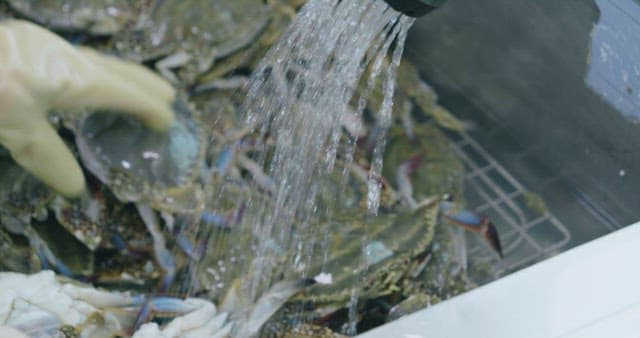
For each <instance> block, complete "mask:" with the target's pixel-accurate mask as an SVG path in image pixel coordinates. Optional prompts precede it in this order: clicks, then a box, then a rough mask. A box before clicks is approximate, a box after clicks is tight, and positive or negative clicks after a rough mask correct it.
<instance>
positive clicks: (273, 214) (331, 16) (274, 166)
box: [243, 0, 414, 300]
mask: <svg viewBox="0 0 640 338" xmlns="http://www.w3.org/2000/svg"><path fill="white" fill-rule="evenodd" d="M413 21H414V19H412V18H409V17H406V16H404V15H402V14H400V13H399V12H396V11H395V10H393V9H391V8H390V7H389V6H388V5H387V4H386V3H385V2H384V1H382V0H370V1H361V0H358V1H356V0H353V1H347V0H310V1H309V2H308V3H307V4H306V5H305V6H304V7H303V8H302V9H301V10H300V12H299V14H298V16H297V19H296V20H295V22H294V23H293V24H292V26H291V27H290V28H289V30H288V31H287V33H286V34H285V35H284V36H283V38H282V39H281V40H280V42H279V43H278V44H277V45H276V46H274V47H273V48H272V49H271V50H270V51H269V53H268V54H267V55H266V56H265V58H264V59H263V60H262V62H261V64H260V65H259V66H258V68H257V70H256V72H255V73H254V75H253V77H252V81H251V85H250V89H249V92H248V95H247V97H246V100H245V112H246V119H245V120H246V123H247V124H248V125H249V127H250V128H253V130H255V131H256V132H257V133H258V134H260V135H262V136H269V137H270V138H273V139H274V140H275V146H274V151H273V153H272V154H269V157H268V158H266V155H265V157H264V158H261V159H259V161H258V162H260V164H262V165H263V166H264V172H265V173H266V174H267V175H268V177H269V178H270V180H271V181H270V182H268V185H269V187H270V188H269V189H270V190H271V192H272V200H271V201H269V203H268V204H267V203H264V202H262V201H248V203H247V209H246V211H245V215H244V216H243V223H244V224H247V225H250V226H251V227H252V229H251V230H250V231H252V235H253V238H254V247H253V249H254V250H253V255H254V259H253V260H252V261H251V263H250V264H251V266H249V267H247V269H250V270H248V271H252V272H253V275H255V277H254V278H253V279H252V280H251V281H250V282H249V284H250V285H248V287H249V290H250V294H251V298H252V299H255V298H256V297H257V296H258V295H259V294H260V292H262V291H263V290H265V289H266V288H267V287H268V286H269V285H270V284H271V283H272V282H273V281H274V280H275V279H277V278H281V277H282V275H284V276H285V277H286V276H290V274H291V273H297V274H298V275H300V272H302V273H304V271H303V269H304V266H305V265H304V264H303V263H301V262H304V261H305V259H309V257H310V256H311V254H315V255H316V256H318V255H321V254H322V253H312V252H310V250H311V247H312V244H313V243H305V242H304V241H303V240H301V238H305V237H306V238H308V237H307V236H305V234H308V233H310V232H312V231H316V232H317V231H318V230H317V229H312V227H311V226H310V224H311V222H310V221H311V220H312V219H314V217H316V216H318V214H319V213H322V215H323V216H327V215H329V216H330V215H331V210H318V209H319V208H318V205H317V203H316V198H315V197H316V193H317V184H315V183H314V182H316V181H317V178H318V177H322V176H325V175H328V174H330V173H331V172H332V171H333V167H334V163H335V160H336V156H340V157H341V158H345V159H346V160H347V161H350V160H351V159H352V158H353V154H354V149H355V144H354V141H353V140H351V138H348V137H344V135H343V134H344V131H343V123H345V121H346V120H347V118H351V119H353V118H354V117H355V118H356V119H361V118H362V112H363V111H364V108H365V105H366V102H367V98H368V96H369V94H370V93H371V92H373V90H374V89H376V86H378V85H380V82H382V84H381V85H382V91H383V93H384V99H383V102H382V104H381V106H380V107H379V109H378V111H377V112H376V116H375V118H376V119H377V130H378V132H376V133H375V134H376V136H375V138H374V139H373V140H371V141H372V149H373V153H372V160H371V167H370V172H369V176H368V177H369V179H368V180H369V182H368V183H369V184H368V189H369V192H368V202H367V207H368V209H369V212H370V213H373V214H375V213H376V212H377V208H378V205H379V199H380V190H381V186H380V182H381V180H380V177H381V170H382V154H383V151H384V147H385V140H386V130H387V129H388V127H389V126H390V124H391V121H392V117H391V108H392V99H393V92H394V83H395V73H396V68H397V67H398V64H399V63H400V59H401V55H402V50H403V47H404V40H405V38H406V35H407V31H408V29H409V28H410V27H411V25H412V23H413ZM391 49H393V52H392V53H391V62H387V61H386V60H385V58H386V57H387V56H388V54H389V53H390V52H389V51H390V50H391ZM366 76H368V78H366ZM363 77H365V78H364V79H361V78H363ZM379 78H382V81H379V80H380V79H379ZM360 81H363V82H362V83H364V84H365V86H364V87H365V88H366V89H365V90H364V91H361V92H359V93H358V95H359V97H354V95H356V89H357V88H358V87H359V83H360ZM365 81H366V82H365ZM345 139H348V140H347V141H345ZM341 142H342V143H341ZM344 143H347V146H346V147H344V146H342V145H343V144H344ZM339 144H340V147H339ZM344 148H346V150H345V149H344ZM366 242H367V241H366V239H363V243H366ZM363 245H364V244H363ZM282 253H293V255H294V256H295V257H291V260H290V261H291V262H292V263H293V264H292V266H291V267H290V268H289V271H284V272H283V271H282V270H278V269H276V268H277V266H276V264H278V263H276V260H275V257H276V256H278V255H281V254H282ZM363 265H364V264H363ZM354 268H355V267H354ZM274 271H278V272H279V275H278V276H276V275H274ZM353 299H354V300H355V299H357V294H355V292H354V295H353Z"/></svg>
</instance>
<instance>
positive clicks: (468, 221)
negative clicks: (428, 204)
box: [440, 200, 503, 258]
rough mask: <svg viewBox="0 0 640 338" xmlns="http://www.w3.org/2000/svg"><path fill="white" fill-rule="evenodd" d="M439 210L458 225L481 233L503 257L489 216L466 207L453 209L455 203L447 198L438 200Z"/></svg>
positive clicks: (497, 236) (498, 237)
mask: <svg viewBox="0 0 640 338" xmlns="http://www.w3.org/2000/svg"><path fill="white" fill-rule="evenodd" d="M440 210H442V211H443V213H444V216H445V218H446V219H447V220H449V221H450V222H452V223H454V224H457V225H460V226H462V227H463V228H464V229H466V230H469V231H472V232H476V233H480V234H482V236H483V237H484V238H485V240H486V241H487V242H488V243H489V245H490V246H491V248H492V249H493V250H495V251H496V252H497V253H498V255H500V258H503V255H502V245H501V244H500V236H499V235H498V230H497V229H496V227H495V225H493V223H492V222H491V220H490V219H489V217H487V216H484V215H480V214H478V213H476V212H474V211H471V210H467V209H462V210H455V204H454V203H453V202H451V201H447V200H445V201H442V202H440Z"/></svg>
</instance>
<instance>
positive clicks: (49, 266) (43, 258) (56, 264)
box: [24, 227, 75, 278]
mask: <svg viewBox="0 0 640 338" xmlns="http://www.w3.org/2000/svg"><path fill="white" fill-rule="evenodd" d="M24 234H25V235H26V236H27V238H28V239H29V244H30V245H31V247H32V248H33V250H34V251H35V253H36V255H37V256H38V258H39V259H40V262H41V264H42V269H43V270H54V271H57V272H58V273H60V274H62V275H64V276H66V277H70V278H73V277H75V275H74V273H73V272H71V269H69V267H67V266H66V265H65V264H64V263H63V262H62V261H61V260H60V259H59V258H58V257H56V255H54V254H53V252H51V249H49V247H48V246H47V244H46V243H45V242H44V241H43V240H42V238H40V236H39V235H38V234H37V233H36V232H35V231H33V229H31V227H27V228H25V231H24Z"/></svg>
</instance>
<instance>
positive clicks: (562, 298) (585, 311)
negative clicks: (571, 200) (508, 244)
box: [358, 222, 640, 338]
mask: <svg viewBox="0 0 640 338" xmlns="http://www.w3.org/2000/svg"><path fill="white" fill-rule="evenodd" d="M638 260H640V222H639V223H636V224H633V225H630V226H628V227H626V228H623V229H621V230H618V231H616V232H613V233H611V234H608V235H606V236H604V237H601V238H598V239H596V240H594V241H591V242H588V243H586V244H583V245H580V246H578V247H576V248H573V249H571V250H568V251H566V252H564V253H562V254H559V255H557V256H555V257H553V258H550V259H548V260H545V261H543V262H540V263H538V264H535V265H533V266H531V267H528V268H526V269H523V270H521V271H518V272H516V273H513V274H511V275H509V276H506V277H504V278H502V279H499V280H497V281H494V282H492V283H489V284H487V285H484V286H482V287H479V288H477V289H474V290H472V291H470V292H467V293H465V294H462V295H460V296H457V297H454V298H452V299H450V300H448V301H445V302H442V303H440V304H438V305H435V306H432V307H430V308H427V309H424V310H421V311H419V312H417V313H414V314H412V315H409V316H407V317H404V318H402V319H400V320H397V321H395V322H392V323H389V324H386V325H384V326H381V327H379V328H377V329H374V330H371V331H369V332H366V333H364V334H362V335H360V336H358V337H360V338H382V337H385V338H386V337H399V338H432V337H437V338H463V337H464V338H468V337H474V338H482V337H491V338H501V337H504V338H513V337H519V338H527V337H545V338H546V337H571V338H577V337H580V338H587V337H594V338H596V337H597V338H600V337H616V338H625V337H635V338H638V337H640V267H639V264H638Z"/></svg>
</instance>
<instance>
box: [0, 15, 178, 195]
mask: <svg viewBox="0 0 640 338" xmlns="http://www.w3.org/2000/svg"><path fill="white" fill-rule="evenodd" d="M174 96H175V91H174V89H173V88H172V87H171V86H170V85H169V84H168V83H167V82H165V81H164V80H163V79H162V78H160V77H159V76H157V75H155V74H154V73H153V72H151V71H150V70H147V69H146V68H144V67H142V66H140V65H137V64H134V63H130V62H126V61H123V60H119V59H117V58H114V57H110V56H106V55H101V54H99V53H97V52H95V51H93V50H90V49H88V48H83V47H74V46H72V45H70V44H69V43H67V42H66V41H65V40H63V39H62V38H60V37H58V36H56V35H54V34H53V33H51V32H49V31H47V30H45V29H44V28H41V27H39V26H36V25H34V24H32V23H29V22H25V21H20V20H7V21H0V144H2V145H3V146H4V147H6V148H7V149H8V150H9V151H10V153H11V156H12V157H13V158H14V159H15V161H16V162H17V163H18V164H20V165H21V166H22V167H24V168H25V169H26V170H28V171H29V172H31V173H32V174H33V175H35V176H36V177H38V178H39V179H41V180H42V181H44V182H45V183H46V184H47V185H49V186H51V187H52V188H53V189H55V190H57V191H58V192H60V193H61V194H63V195H65V196H68V197H73V196H77V195H79V194H80V193H81V192H82V191H83V190H84V187H85V180H84V177H83V175H82V171H81V170H80V166H79V165H78V163H77V162H76V160H75V158H74V157H73V155H72V154H71V152H70V151H69V149H67V147H66V146H65V144H64V142H63V141H62V140H61V139H60V138H59V136H58V134H57V133H56V131H55V130H54V129H53V127H52V126H51V125H50V124H49V123H48V120H47V113H48V112H49V110H51V109H60V110H69V111H79V110H81V109H84V108H91V109H113V110H118V111H122V112H126V113H128V114H131V115H133V116H135V117H137V118H139V119H140V120H142V121H143V122H144V123H145V124H146V125H148V126H149V127H151V128H153V129H156V130H164V129H167V128H169V126H170V125H171V124H172V122H173V118H174V116H173V111H172V109H171V104H172V101H173V100H174ZM0 174H1V173H0Z"/></svg>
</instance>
